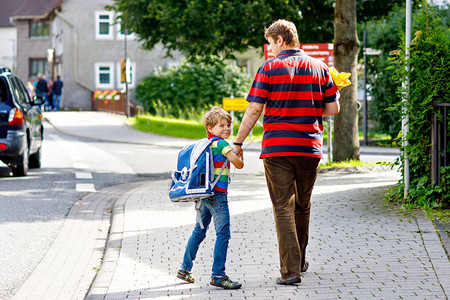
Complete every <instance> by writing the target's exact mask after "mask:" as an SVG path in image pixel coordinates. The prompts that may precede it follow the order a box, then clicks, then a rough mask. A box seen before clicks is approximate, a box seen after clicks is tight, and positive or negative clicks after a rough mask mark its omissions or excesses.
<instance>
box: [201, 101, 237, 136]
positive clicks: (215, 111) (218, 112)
mask: <svg viewBox="0 0 450 300" xmlns="http://www.w3.org/2000/svg"><path fill="white" fill-rule="evenodd" d="M222 119H225V120H227V121H228V124H231V121H232V120H231V115H230V114H229V113H228V112H227V111H225V110H224V109H223V108H221V107H218V106H214V107H213V108H211V110H210V111H208V112H207V113H206V114H205V115H204V116H203V124H204V125H205V129H206V132H207V133H208V126H211V127H214V126H216V125H217V123H219V122H220V120H222Z"/></svg>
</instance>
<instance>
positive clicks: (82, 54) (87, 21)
mask: <svg viewBox="0 0 450 300" xmlns="http://www.w3.org/2000/svg"><path fill="white" fill-rule="evenodd" d="M108 4H111V1H107V0H96V1H92V0H67V1H64V2H63V5H62V11H61V12H60V13H59V15H57V17H56V19H55V21H56V22H59V23H60V25H58V26H60V28H61V38H60V39H61V42H62V45H63V46H62V49H63V55H62V65H61V76H62V80H63V81H64V90H63V106H64V108H66V109H70V108H79V109H83V110H89V109H91V104H92V103H91V102H92V99H91V96H92V92H93V91H94V90H95V89H96V86H95V63H96V62H114V66H116V64H117V63H118V62H119V61H120V59H121V58H124V56H125V55H124V41H123V40H118V39H116V34H115V33H116V26H114V27H113V31H114V40H108V41H101V40H100V41H99V40H96V36H95V11H106V9H105V8H104V7H105V6H106V5H108ZM127 52H128V57H129V58H130V59H131V61H132V62H135V63H136V66H137V67H136V80H137V81H139V80H140V79H141V78H142V77H144V76H146V75H148V74H149V73H150V72H151V71H152V70H153V68H154V67H156V66H160V65H167V64H170V63H173V62H177V61H179V60H180V58H181V56H180V55H177V56H176V58H175V59H168V58H164V57H163V56H164V55H165V51H164V50H163V47H162V46H157V47H155V49H153V50H151V51H144V50H143V49H141V47H140V43H139V42H138V41H136V40H127ZM114 80H116V77H115V75H114ZM115 88H118V84H117V82H116V84H115ZM130 94H131V97H132V98H133V91H132V90H131V93H130Z"/></svg>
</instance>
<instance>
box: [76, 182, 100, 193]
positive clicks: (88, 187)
mask: <svg viewBox="0 0 450 300" xmlns="http://www.w3.org/2000/svg"><path fill="white" fill-rule="evenodd" d="M76 190H77V192H91V193H95V192H96V190H95V186H94V184H93V183H77V185H76Z"/></svg>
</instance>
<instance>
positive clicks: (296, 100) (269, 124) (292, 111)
mask: <svg viewBox="0 0 450 300" xmlns="http://www.w3.org/2000/svg"><path fill="white" fill-rule="evenodd" d="M338 99H339V92H338V90H337V88H336V86H335V85H334V82H333V79H332V78H331V74H330V71H329V69H328V66H327V65H326V64H325V63H323V62H322V61H320V60H318V59H315V58H312V57H310V56H307V55H306V54H305V53H304V52H303V50H300V49H289V50H284V51H282V52H281V53H280V54H279V55H278V56H277V57H275V58H273V59H269V60H267V61H266V62H265V63H263V64H262V66H261V67H260V68H259V70H258V73H257V74H256V76H255V80H254V81H253V84H252V88H251V89H250V92H249V94H248V96H247V101H250V102H258V103H261V104H265V112H264V122H263V123H264V124H263V125H264V136H263V141H262V151H261V156H260V158H264V157H271V156H309V157H319V158H322V143H323V124H322V111H323V107H324V103H331V102H334V101H337V100H338Z"/></svg>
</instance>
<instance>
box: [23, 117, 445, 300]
mask: <svg viewBox="0 0 450 300" xmlns="http://www.w3.org/2000/svg"><path fill="white" fill-rule="evenodd" d="M45 117H46V118H47V119H48V120H49V121H50V122H51V123H52V124H53V125H55V126H56V127H58V129H59V130H61V131H62V132H64V131H66V133H70V134H71V135H74V136H80V137H81V136H84V137H86V138H97V139H98V138H99V137H102V138H103V137H104V138H105V139H108V140H111V139H118V140H116V141H121V142H128V143H151V144H155V143H157V144H160V145H170V146H174V147H175V146H179V145H180V144H185V141H181V142H179V141H178V140H177V139H171V138H165V137H156V136H154V135H147V134H145V133H140V132H136V131H134V130H131V129H129V128H127V127H126V126H124V125H123V120H124V118H123V117H120V116H115V115H109V114H99V113H86V112H84V113H78V114H77V113H51V114H46V115H45ZM80 123H81V124H83V126H81V125H79V124H80ZM95 123H97V126H92V125H93V124H95ZM89 124H90V125H89ZM105 124H107V125H105ZM98 125H101V126H98ZM102 126H108V129H110V128H111V127H110V126H114V128H115V129H114V132H115V133H116V134H115V136H114V137H112V136H107V135H106V132H105V131H102ZM103 128H106V127H103ZM67 131H69V132H67ZM108 131H110V130H108ZM398 179H399V174H398V173H396V172H393V171H379V170H378V171H372V172H365V173H364V172H363V173H351V174H342V173H337V172H328V173H323V174H319V177H318V180H317V183H316V185H315V189H314V192H313V197H312V210H311V225H310V244H309V246H308V252H307V257H308V259H309V261H310V268H309V270H308V272H307V273H306V274H305V275H304V276H303V279H302V283H301V284H300V285H299V286H287V287H285V286H280V285H276V284H275V279H276V278H277V277H279V271H278V268H279V262H278V249H277V240H276V232H275V227H274V221H273V215H272V208H271V204H270V200H269V197H268V193H267V188H266V184H265V179H264V177H263V176H256V175H235V176H234V177H233V178H232V184H231V186H230V193H229V203H230V213H231V226H232V237H231V240H230V248H229V251H228V258H227V274H228V275H229V276H230V277H231V279H233V280H236V281H239V282H242V283H243V287H242V289H240V290H237V291H226V290H221V289H218V288H215V287H212V286H210V285H209V276H210V270H211V265H212V251H213V245H214V242H215V233H214V228H210V230H209V232H208V235H207V237H206V239H205V241H204V243H203V245H202V246H201V248H200V250H199V254H198V258H197V260H196V261H195V263H194V269H193V273H194V276H195V278H196V282H195V283H194V284H186V283H183V282H182V281H180V280H178V279H177V278H176V277H175V275H176V271H177V270H178V268H179V267H180V264H181V260H182V256H183V253H184V249H185V245H186V243H187V239H188V237H189V235H190V233H191V232H192V229H193V226H194V221H195V211H194V209H193V206H192V203H182V204H180V203H178V204H175V203H172V202H170V200H169V199H168V196H167V188H168V185H169V180H157V181H146V182H138V183H135V184H132V185H130V186H129V188H131V189H130V190H128V191H126V192H124V190H123V188H119V187H112V188H109V189H105V190H103V191H99V192H98V193H97V194H90V195H88V197H87V199H90V201H92V202H97V204H96V205H98V207H100V208H101V207H107V206H108V205H106V204H105V201H106V198H109V199H110V200H115V202H114V207H113V209H112V218H111V220H112V223H111V228H110V232H109V235H108V239H107V241H106V245H107V247H106V252H105V255H104V257H103V260H102V265H101V267H100V270H99V272H98V273H97V275H96V277H95V280H94V281H93V283H92V286H91V288H90V289H89V291H88V295H87V299H151V298H167V299H185V298H193V299H235V298H237V299H340V298H342V299H350V298H352V299H411V298H415V299H430V298H438V299H448V296H449V295H450V276H449V275H450V271H449V270H450V262H449V259H448V257H447V255H446V253H445V251H444V248H443V247H442V244H441V242H440V240H439V236H438V234H437V233H436V230H435V228H434V226H433V223H432V222H431V221H430V220H429V219H427V218H425V216H424V215H423V214H421V213H418V214H415V215H411V214H410V213H409V212H402V211H398V210H397V209H390V208H389V207H388V206H386V205H385V204H384V200H381V199H382V193H383V190H384V189H385V188H386V187H388V186H390V185H393V184H395V183H396V182H397V180H398ZM105 195H108V197H105ZM85 201H86V200H85ZM91 205H93V204H91ZM74 209H76V207H75V206H74ZM105 209H107V208H105ZM97 210H98V209H97ZM71 213H72V211H71ZM97 214H99V213H97ZM69 216H70V214H69ZM90 218H91V217H90V215H89V214H87V213H86V214H85V222H84V223H86V222H88V223H89V219H90ZM97 219H98V217H97ZM94 226H95V225H94ZM90 230H91V231H98V230H97V228H96V227H94V228H91V229H90ZM58 237H59V236H58ZM103 238H104V237H103V235H99V237H98V238H97V242H100V240H101V239H103ZM99 239H100V240H99ZM76 241H77V240H75V241H74V240H70V239H69V240H67V239H66V243H67V247H71V246H72V247H73V245H74V243H76ZM91 244H92V243H91ZM69 245H70V246H69ZM98 250H99V245H98V243H97V244H96V247H95V249H92V251H93V253H94V254H91V255H92V256H94V255H98V253H97V252H98ZM86 255H88V254H86ZM70 259H71V257H70V256H68V257H67V260H70ZM46 263H47V264H49V266H47V268H48V269H49V270H50V271H49V273H54V274H58V272H56V271H55V270H54V269H55V268H60V269H61V270H62V269H64V268H67V267H66V266H64V265H63V264H62V265H61V263H60V264H59V265H58V266H55V267H52V265H51V262H49V261H46ZM52 268H53V269H52ZM41 274H44V273H41ZM69 274H72V275H73V276H66V278H67V281H69V280H73V281H76V282H80V281H81V280H80V278H76V274H77V273H76V272H73V271H71V270H70V272H69ZM33 275H35V274H32V277H33ZM41 276H45V275H41ZM72 277H75V278H72ZM34 278H36V276H34ZM24 286H29V287H30V286H31V285H26V284H25V285H24ZM63 286H64V288H65V290H64V291H62V288H61V291H60V292H59V293H58V291H57V287H56V288H55V287H54V288H53V291H54V292H53V294H52V297H36V298H42V299H58V295H63V294H64V295H66V296H67V297H65V299H80V298H79V295H80V292H79V290H78V292H77V293H75V292H72V293H70V291H68V290H69V289H70V286H71V284H69V283H68V282H66V283H65V284H64V285H63ZM21 292H24V291H23V290H22V291H21ZM28 295H33V293H28ZM68 295H72V296H68ZM16 296H17V295H16ZM42 296H44V295H42ZM53 296H55V297H53ZM31 298H33V297H31ZM31 298H30V299H31ZM18 299H19V298H18ZM59 299H61V298H59Z"/></svg>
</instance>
